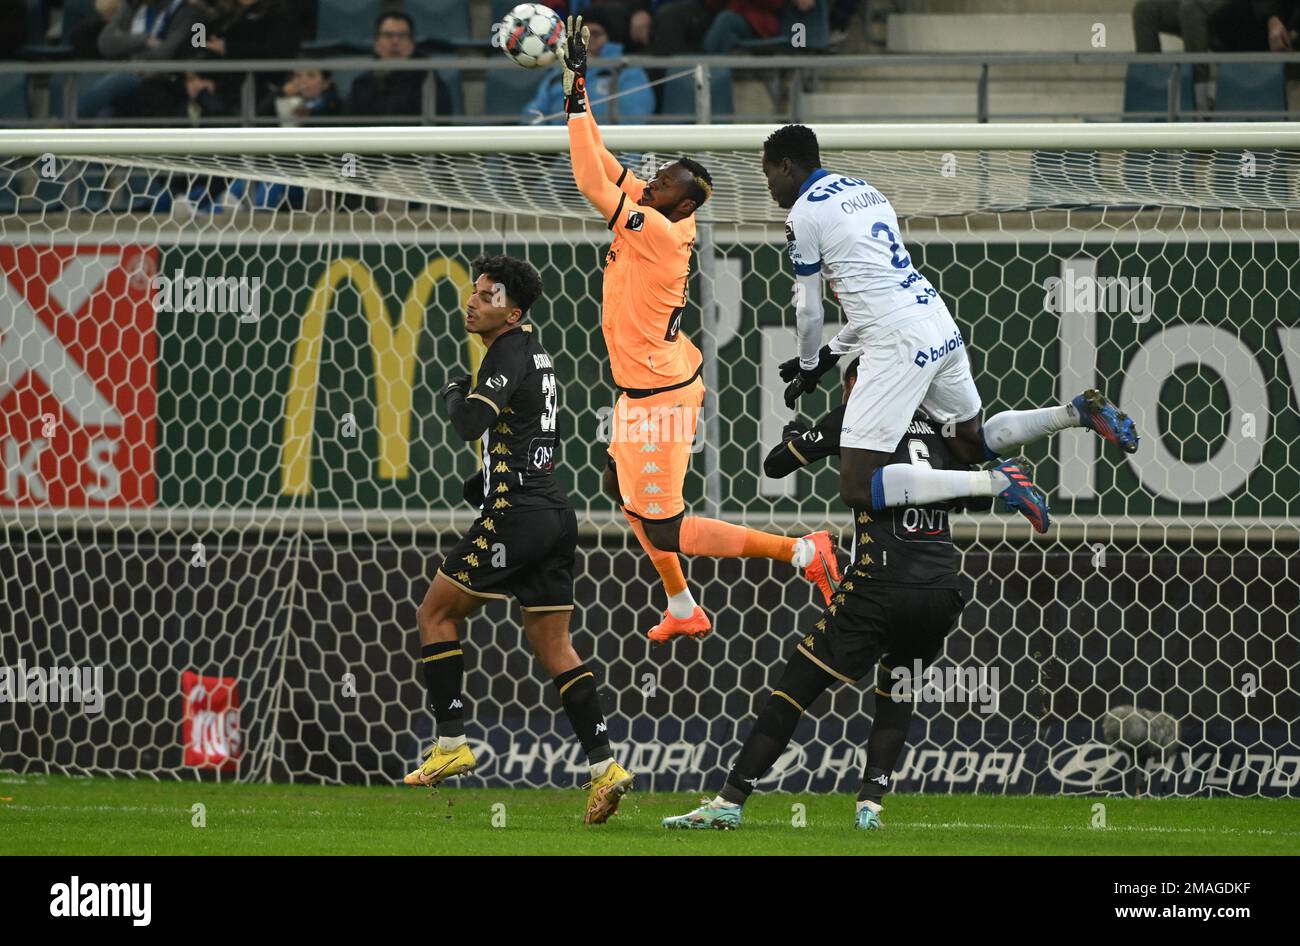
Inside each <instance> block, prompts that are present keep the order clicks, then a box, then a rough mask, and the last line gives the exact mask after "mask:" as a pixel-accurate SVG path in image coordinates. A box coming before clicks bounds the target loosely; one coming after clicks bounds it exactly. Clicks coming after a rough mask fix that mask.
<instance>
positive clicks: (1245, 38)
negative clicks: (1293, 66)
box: [1209, 0, 1300, 53]
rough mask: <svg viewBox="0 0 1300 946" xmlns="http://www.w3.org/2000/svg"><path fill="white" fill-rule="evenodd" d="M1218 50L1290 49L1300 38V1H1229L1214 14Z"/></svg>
mask: <svg viewBox="0 0 1300 946" xmlns="http://www.w3.org/2000/svg"><path fill="white" fill-rule="evenodd" d="M1209 26H1210V35H1211V36H1214V37H1216V38H1217V40H1218V45H1217V46H1215V47H1213V48H1215V49H1219V50H1223V51H1224V52H1234V53H1249V52H1263V51H1265V50H1268V51H1269V52H1274V53H1284V52H1290V51H1291V50H1293V49H1295V48H1296V42H1297V39H1300V0H1263V2H1261V0H1228V2H1226V3H1224V4H1222V5H1221V6H1219V7H1218V9H1216V10H1215V11H1214V12H1213V13H1212V14H1211V15H1210V24H1209Z"/></svg>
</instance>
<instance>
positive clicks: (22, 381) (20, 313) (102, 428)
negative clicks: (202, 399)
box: [0, 245, 157, 506]
mask: <svg viewBox="0 0 1300 946" xmlns="http://www.w3.org/2000/svg"><path fill="white" fill-rule="evenodd" d="M155 256H156V251H155V250H152V249H143V248H140V247H133V246H106V245H105V246H93V247H86V248H82V249H78V248H75V247H71V246H0V505H22V506H38V505H39V506H91V505H96V506H147V505H151V504H152V503H153V501H154V496H155V492H156V476H155V473H154V455H153V452H154V442H155V437H156V430H155V427H156V407H155V404H156V385H157V382H156V377H155V374H154V358H155V355H156V351H157V341H156V336H155V328H154V309H153V305H152V302H151V299H150V294H149V281H150V278H151V276H152V274H153V272H154V270H155V267H156V263H155ZM104 338H112V339H113V340H114V341H113V343H112V344H111V345H106V344H103V343H102V342H101V339H104Z"/></svg>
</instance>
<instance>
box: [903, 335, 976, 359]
mask: <svg viewBox="0 0 1300 946" xmlns="http://www.w3.org/2000/svg"><path fill="white" fill-rule="evenodd" d="M965 344H966V340H965V339H964V338H962V337H961V332H959V331H958V332H953V333H952V338H950V339H948V340H947V341H946V342H944V343H943V344H942V345H940V346H939V347H938V348H934V347H931V348H929V349H925V348H918V349H917V350H916V357H915V358H913V359H912V364H914V365H916V366H917V367H918V368H924V367H925V366H926V365H928V364H930V363H932V362H935V361H938V360H939V359H940V358H942V357H944V356H945V355H948V354H951V353H952V352H955V351H956V350H957V349H958V348H961V346H963V345H965Z"/></svg>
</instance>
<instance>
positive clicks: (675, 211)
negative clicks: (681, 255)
mask: <svg viewBox="0 0 1300 946" xmlns="http://www.w3.org/2000/svg"><path fill="white" fill-rule="evenodd" d="M712 196H713V177H712V175H710V174H709V172H708V169H707V168H705V167H704V165H702V164H700V162H698V161H695V160H693V159H691V158H678V159H677V160H676V161H670V162H669V163H668V164H665V165H663V166H662V167H660V168H659V170H658V171H657V172H655V176H654V177H652V178H651V179H650V180H648V181H646V184H645V190H643V191H642V192H641V198H640V199H639V200H638V201H637V204H639V205H640V206H642V207H653V208H654V209H655V210H657V211H659V212H660V213H661V214H663V215H664V216H665V217H667V218H668V219H669V220H683V219H685V218H686V217H689V216H690V215H691V214H693V213H695V211H696V210H698V209H699V208H700V207H701V206H702V205H703V204H704V202H705V201H706V200H708V199H709V198H710V197H712Z"/></svg>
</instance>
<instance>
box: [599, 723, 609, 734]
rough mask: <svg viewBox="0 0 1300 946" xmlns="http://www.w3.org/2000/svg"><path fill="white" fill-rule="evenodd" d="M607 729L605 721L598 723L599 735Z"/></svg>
mask: <svg viewBox="0 0 1300 946" xmlns="http://www.w3.org/2000/svg"><path fill="white" fill-rule="evenodd" d="M606 729H607V727H606V726H605V724H604V723H603V722H600V723H597V724H596V735H597V736H599V735H600V734H601V733H603V732H605V731H606Z"/></svg>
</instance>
